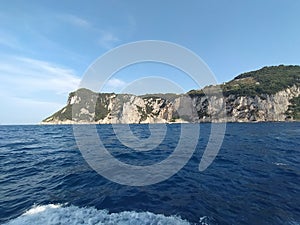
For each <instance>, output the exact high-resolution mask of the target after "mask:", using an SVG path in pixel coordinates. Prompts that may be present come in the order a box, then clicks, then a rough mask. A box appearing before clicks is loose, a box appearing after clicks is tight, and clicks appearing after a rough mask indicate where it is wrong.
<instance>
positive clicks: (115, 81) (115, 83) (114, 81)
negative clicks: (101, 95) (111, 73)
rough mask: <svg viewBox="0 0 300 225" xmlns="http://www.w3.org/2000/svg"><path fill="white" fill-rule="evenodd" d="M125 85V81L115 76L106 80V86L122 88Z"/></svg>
mask: <svg viewBox="0 0 300 225" xmlns="http://www.w3.org/2000/svg"><path fill="white" fill-rule="evenodd" d="M126 85H127V83H126V82H124V81H122V80H120V79H117V78H112V79H110V80H108V81H107V83H106V86H107V87H108V88H123V87H125V86H126Z"/></svg>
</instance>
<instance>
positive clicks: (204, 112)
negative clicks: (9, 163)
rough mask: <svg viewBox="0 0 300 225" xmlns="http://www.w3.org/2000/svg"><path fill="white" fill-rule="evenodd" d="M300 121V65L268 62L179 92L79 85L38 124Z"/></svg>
mask: <svg viewBox="0 0 300 225" xmlns="http://www.w3.org/2000/svg"><path fill="white" fill-rule="evenodd" d="M299 120H300V66H294V65H293V66H285V65H279V66H269V67H263V68H261V69H259V70H256V71H251V72H247V73H243V74H241V75H239V76H237V77H235V78H234V79H233V80H231V81H229V82H226V83H223V84H219V85H211V86H207V87H204V88H203V89H201V90H191V91H189V92H187V93H184V94H172V93H168V94H146V95H141V96H136V95H132V94H115V93H96V92H93V91H91V90H88V89H85V88H80V89H78V90H77V91H74V92H71V93H70V94H69V97H68V100H67V104H66V106H65V107H63V108H62V109H60V110H59V111H58V112H56V113H54V114H53V115H51V116H49V117H48V118H46V119H44V120H43V121H42V122H41V123H42V124H89V123H94V124H117V123H126V124H135V123H136V124H139V123H199V122H262V121H299Z"/></svg>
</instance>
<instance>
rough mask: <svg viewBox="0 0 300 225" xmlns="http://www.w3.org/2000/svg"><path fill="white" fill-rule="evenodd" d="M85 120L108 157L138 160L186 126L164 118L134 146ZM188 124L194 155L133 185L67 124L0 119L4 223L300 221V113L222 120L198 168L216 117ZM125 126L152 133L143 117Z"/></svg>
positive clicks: (161, 153)
mask: <svg viewBox="0 0 300 225" xmlns="http://www.w3.org/2000/svg"><path fill="white" fill-rule="evenodd" d="M91 126H94V127H95V128H96V131H97V134H98V138H99V140H101V142H102V143H103V146H105V147H106V149H107V151H108V152H110V154H111V156H113V157H114V158H115V159H116V160H118V161H121V162H123V163H124V164H132V165H139V166H141V167H143V166H149V165H154V166H155V165H156V164H157V163H159V162H160V161H163V160H164V159H166V158H168V157H169V155H171V154H173V153H174V151H175V150H174V149H176V146H177V145H178V143H179V139H180V134H181V130H182V125H181V124H167V125H162V126H164V129H166V132H165V136H164V138H163V140H162V141H161V143H160V144H159V145H158V146H156V147H155V149H152V150H151V149H150V150H149V149H148V150H147V151H134V150H132V149H130V147H128V146H127V145H124V144H123V143H122V141H120V140H119V139H118V137H117V135H116V134H115V129H114V127H113V126H112V125H91ZM120 126H121V125H120ZM185 126H190V127H191V128H193V126H194V127H195V126H199V128H200V132H199V138H198V140H197V143H196V146H195V149H194V151H193V152H192V154H191V157H190V158H189V159H188V160H187V162H186V163H185V164H184V165H183V166H182V168H181V169H179V170H178V171H177V172H176V173H174V174H173V175H172V176H170V177H167V178H166V179H163V180H161V181H159V182H157V183H153V184H145V185H138V186H135V185H134V184H133V185H130V184H120V183H118V182H116V181H114V180H112V179H109V178H108V177H105V176H102V175H101V173H99V172H98V171H96V170H94V169H93V168H92V166H91V165H90V164H89V162H88V161H87V160H86V159H85V157H84V156H83V153H82V150H81V148H79V147H78V142H77V140H76V137H75V135H74V127H73V126H72V125H19V126H16V125H10V126H5V125H2V126H0V224H6V225H31V224H38V225H40V224H42V225H47V224H49V225H50V224H51V225H52V224H53V225H54V224H55V225H58V224H66V225H73V224H83V225H87V224H88V225H94V224H98V225H99V224H101V225H102V224H105V225H106V224H108V225H113V224H120V225H127V224H128V225H129V224H130V225H131V224H133V225H140V224H142V225H143V224H145V225H146V224H147V225H164V224H169V225H176V224H177V225H182V224H184V225H187V224H201V225H216V224H237V225H239V224H245V225H246V224H249V225H250V224H251V225H252V224H256V225H257V224H258V225H260V224H262V225H264V224H272V225H273V224H286V225H297V224H300V123H299V122H286V123H280V122H263V123H228V124H226V131H225V134H224V139H223V142H222V145H221V147H220V149H219V151H218V154H217V155H216V157H215V159H214V160H213V161H212V163H211V164H210V165H209V166H208V167H207V168H206V169H205V170H203V171H199V163H200V161H201V158H202V157H203V153H204V151H205V148H206V146H207V144H208V142H209V141H213V140H211V139H210V136H211V132H212V129H211V126H212V125H211V124H210V123H201V124H188V125H185ZM129 128H130V130H131V131H132V133H133V134H134V135H135V136H136V137H137V139H138V140H143V139H147V138H149V137H150V136H151V132H150V129H149V125H147V124H136V125H130V126H129ZM156 129H159V128H156ZM191 130H193V129H191ZM82 135H84V133H83V134H82ZM191 135H192V134H191ZM125 137H126V136H125ZM184 143H185V142H183V144H184ZM187 146H188V145H187ZM183 147H184V146H183ZM89 148H90V151H94V149H93V145H89ZM99 162H100V163H101V160H100V161H99ZM175 164H176V162H175ZM175 164H174V165H175ZM162 170H163V168H162ZM129 179H130V174H129Z"/></svg>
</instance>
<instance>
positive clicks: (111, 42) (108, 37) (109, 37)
mask: <svg viewBox="0 0 300 225" xmlns="http://www.w3.org/2000/svg"><path fill="white" fill-rule="evenodd" d="M119 41H120V39H119V38H118V37H117V36H115V35H114V34H113V33H112V32H108V31H100V38H99V39H98V44H99V45H100V46H101V47H103V48H105V49H110V48H113V47H114V46H115V44H116V43H117V42H119Z"/></svg>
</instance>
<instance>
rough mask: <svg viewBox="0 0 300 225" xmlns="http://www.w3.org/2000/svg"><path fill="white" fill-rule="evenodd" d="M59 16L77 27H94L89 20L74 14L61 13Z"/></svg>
mask: <svg viewBox="0 0 300 225" xmlns="http://www.w3.org/2000/svg"><path fill="white" fill-rule="evenodd" d="M58 18H59V19H61V20H63V21H65V22H67V23H69V24H71V25H74V26H77V27H81V28H92V24H91V23H90V22H89V21H87V20H86V19H83V18H81V17H79V16H76V15H73V14H60V15H58Z"/></svg>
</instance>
